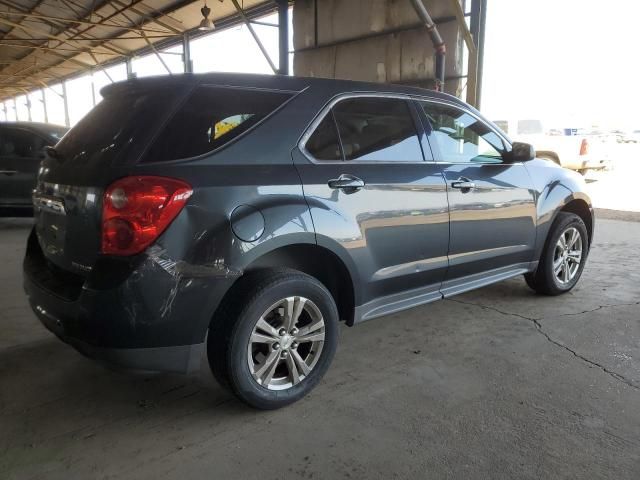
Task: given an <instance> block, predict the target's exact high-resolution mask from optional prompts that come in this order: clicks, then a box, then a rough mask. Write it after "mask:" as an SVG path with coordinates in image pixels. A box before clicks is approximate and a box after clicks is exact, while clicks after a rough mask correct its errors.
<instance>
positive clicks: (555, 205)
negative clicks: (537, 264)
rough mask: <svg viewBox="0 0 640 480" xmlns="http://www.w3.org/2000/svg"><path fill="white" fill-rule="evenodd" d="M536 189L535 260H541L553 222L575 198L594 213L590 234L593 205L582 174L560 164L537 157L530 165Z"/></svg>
mask: <svg viewBox="0 0 640 480" xmlns="http://www.w3.org/2000/svg"><path fill="white" fill-rule="evenodd" d="M527 170H529V173H530V175H531V178H532V180H533V183H534V188H535V190H536V212H537V228H536V249H535V256H534V260H539V259H540V256H541V255H542V250H543V248H544V244H545V242H546V239H547V236H548V235H549V231H550V229H551V226H552V225H553V222H554V221H555V220H556V218H557V216H558V214H559V213H560V212H561V211H563V210H564V209H566V208H568V206H569V204H570V203H572V202H575V201H578V202H584V204H585V205H586V207H587V209H588V210H589V212H590V215H591V216H592V221H591V231H590V232H589V234H590V236H592V234H593V206H592V202H591V198H590V197H589V195H588V194H587V193H586V184H585V182H584V179H583V178H582V176H581V175H579V174H577V173H575V172H572V171H570V170H567V169H564V168H560V167H557V166H555V165H552V164H550V163H549V162H544V161H539V160H534V161H532V162H530V164H527Z"/></svg>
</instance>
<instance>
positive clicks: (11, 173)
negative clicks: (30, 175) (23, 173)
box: [0, 170, 18, 175]
mask: <svg viewBox="0 0 640 480" xmlns="http://www.w3.org/2000/svg"><path fill="white" fill-rule="evenodd" d="M0 173H4V174H5V175H15V174H16V173H18V171H17V170H0Z"/></svg>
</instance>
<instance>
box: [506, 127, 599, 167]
mask: <svg viewBox="0 0 640 480" xmlns="http://www.w3.org/2000/svg"><path fill="white" fill-rule="evenodd" d="M494 123H495V124H496V125H497V126H498V127H499V128H500V129H502V130H503V131H504V132H505V133H506V134H507V135H508V136H509V137H510V138H511V139H512V140H515V141H519V142H526V143H530V144H532V145H533V146H534V147H535V149H536V152H537V157H538V158H546V159H548V160H551V161H553V162H555V163H557V164H558V165H560V166H562V167H564V168H568V169H570V170H575V171H577V172H580V173H581V174H582V175H586V174H587V172H588V171H589V170H608V169H609V168H610V165H611V162H610V160H609V156H608V152H607V150H608V149H607V139H606V138H604V137H599V136H594V135H586V134H582V133H581V132H580V130H579V129H572V128H566V129H563V130H549V131H547V130H545V128H544V126H543V123H542V121H540V120H496V121H494Z"/></svg>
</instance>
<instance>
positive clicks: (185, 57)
mask: <svg viewBox="0 0 640 480" xmlns="http://www.w3.org/2000/svg"><path fill="white" fill-rule="evenodd" d="M182 63H183V64H184V73H193V60H191V43H190V42H189V34H188V33H186V32H185V34H184V35H182Z"/></svg>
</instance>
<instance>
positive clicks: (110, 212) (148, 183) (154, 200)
mask: <svg viewBox="0 0 640 480" xmlns="http://www.w3.org/2000/svg"><path fill="white" fill-rule="evenodd" d="M192 193H193V190H192V188H191V186H190V185H189V184H187V183H185V182H183V181H182V180H176V179H174V178H165V177H147V176H144V177H125V178H121V179H120V180H116V181H115V182H113V183H112V184H111V185H109V187H108V188H107V190H106V192H105V194H104V199H103V205H102V249H101V250H102V253H104V254H108V255H134V254H136V253H140V252H141V251H143V250H144V249H145V248H147V247H148V246H149V245H151V244H152V243H153V242H154V241H155V240H156V238H158V236H160V234H161V233H162V232H164V230H165V229H166V228H167V227H168V226H169V224H170V223H171V222H172V221H173V219H174V218H176V216H177V215H178V213H180V210H182V207H184V205H185V204H186V203H187V200H188V199H189V197H190V196H191V194H192Z"/></svg>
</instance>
